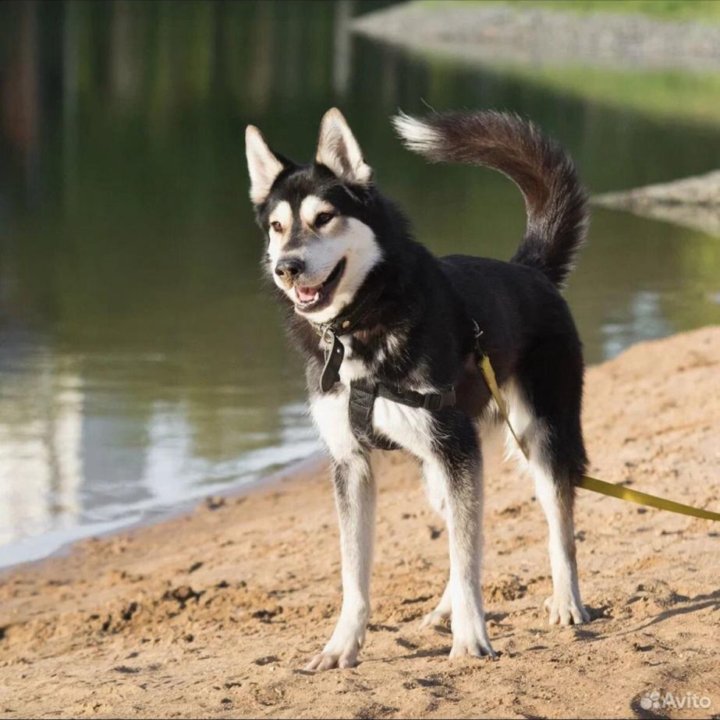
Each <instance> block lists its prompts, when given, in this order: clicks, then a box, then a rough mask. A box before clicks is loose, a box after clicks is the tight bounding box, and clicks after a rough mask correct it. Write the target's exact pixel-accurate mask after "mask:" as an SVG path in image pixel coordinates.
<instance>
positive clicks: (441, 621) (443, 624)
mask: <svg viewBox="0 0 720 720" xmlns="http://www.w3.org/2000/svg"><path fill="white" fill-rule="evenodd" d="M449 620H450V613H449V612H443V611H442V610H433V611H432V612H429V613H428V614H427V615H425V616H424V617H423V619H422V620H421V621H420V629H421V630H425V629H427V628H437V629H438V630H445V631H447V629H448V623H449Z"/></svg>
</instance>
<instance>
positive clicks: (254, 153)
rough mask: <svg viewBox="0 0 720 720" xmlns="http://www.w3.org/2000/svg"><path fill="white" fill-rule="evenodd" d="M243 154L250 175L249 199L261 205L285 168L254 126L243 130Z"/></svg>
mask: <svg viewBox="0 0 720 720" xmlns="http://www.w3.org/2000/svg"><path fill="white" fill-rule="evenodd" d="M245 154H246V155H247V164H248V172H249V173H250V199H251V200H252V201H253V203H254V204H255V205H261V204H262V203H264V202H265V200H267V196H268V195H269V194H270V188H272V185H273V183H274V182H275V179H276V178H277V176H278V175H279V174H280V173H281V172H282V171H283V169H284V167H285V166H284V165H283V164H282V162H280V160H278V159H277V157H275V155H274V154H273V152H272V150H271V149H270V148H269V147H268V146H267V143H266V142H265V139H264V138H263V136H262V133H261V132H260V131H259V130H258V129H257V128H256V127H255V126H254V125H248V126H247V128H246V130H245Z"/></svg>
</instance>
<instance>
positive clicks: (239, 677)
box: [0, 327, 720, 718]
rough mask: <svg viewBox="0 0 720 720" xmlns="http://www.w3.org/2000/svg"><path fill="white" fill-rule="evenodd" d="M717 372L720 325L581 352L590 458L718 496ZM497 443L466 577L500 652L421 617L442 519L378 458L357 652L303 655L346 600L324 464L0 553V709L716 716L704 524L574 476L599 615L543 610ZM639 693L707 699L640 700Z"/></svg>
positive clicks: (437, 572)
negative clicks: (594, 359) (77, 538)
mask: <svg viewBox="0 0 720 720" xmlns="http://www.w3.org/2000/svg"><path fill="white" fill-rule="evenodd" d="M719 370H720V328H717V327H716V328H706V329H702V330H698V331H695V332H691V333H687V334H684V335H678V336H675V337H671V338H668V339H665V340H661V341H658V342H652V343H644V344H639V345H636V346H634V347H632V348H631V349H630V350H629V351H627V352H625V353H624V354H622V355H621V356H619V357H618V358H616V359H614V360H612V361H610V362H607V363H604V364H602V365H600V366H597V367H593V368H591V369H590V370H589V371H588V375H587V393H586V402H585V412H584V423H585V432H586V437H587V444H588V449H589V453H590V457H591V463H592V465H591V471H592V472H593V474H596V475H598V476H599V477H602V478H605V479H607V480H610V481H613V482H622V483H627V484H629V485H631V486H632V487H634V488H636V489H641V490H645V491H648V492H652V493H657V494H660V495H664V496H668V497H672V498H674V499H676V500H679V501H682V502H686V503H690V504H694V505H697V506H700V507H706V508H711V509H716V510H717V509H720V472H719V470H720V445H719V444H718V427H720V396H719V395H718V392H717V388H718V377H719V374H718V373H719ZM491 454H492V453H491ZM495 455H498V457H491V458H490V460H489V462H488V465H487V472H486V508H485V536H486V553H485V561H484V568H485V570H484V578H483V584H484V591H485V602H486V609H487V612H488V617H489V631H490V635H491V639H492V642H493V644H494V646H495V649H496V650H498V651H500V658H499V660H497V661H496V662H491V661H489V660H471V659H462V660H455V661H452V662H450V661H449V660H448V659H447V657H446V656H447V654H448V652H449V649H450V637H449V635H448V634H446V633H442V632H437V631H432V630H420V629H419V628H418V625H419V621H420V618H421V617H422V615H423V614H424V613H425V612H428V611H429V610H431V609H432V607H433V606H434V603H435V602H436V601H437V599H438V597H439V594H440V592H441V590H442V588H443V584H444V582H445V579H446V573H447V569H448V560H447V545H446V536H445V532H444V530H443V528H442V525H441V523H440V521H439V519H438V518H437V517H436V516H434V515H433V513H432V512H431V510H430V509H429V506H428V504H427V503H426V501H425V498H424V497H423V491H422V488H421V485H420V482H419V480H418V472H417V468H416V465H415V463H414V462H413V461H412V460H411V459H409V458H408V457H406V456H405V455H404V454H401V453H396V454H383V455H379V456H378V458H377V471H378V476H379V489H380V496H379V502H378V520H379V522H378V529H377V544H376V547H377V549H376V562H375V568H374V574H373V612H372V617H371V625H370V631H369V633H368V638H367V642H366V646H365V648H364V649H363V652H362V655H361V663H360V664H359V665H358V666H357V667H356V668H354V669H352V670H346V671H330V672H326V673H309V672H306V671H304V670H303V669H302V668H303V667H304V665H305V663H306V662H307V660H308V659H309V657H310V656H311V655H312V654H313V653H314V652H316V651H317V650H319V649H320V647H321V645H322V644H323V643H324V642H325V641H326V640H327V638H328V636H329V633H330V632H331V630H332V627H333V622H334V619H335V616H336V614H337V612H338V608H339V604H340V575H339V549H338V538H337V527H336V521H335V516H334V507H333V498H332V492H331V485H330V482H329V480H328V479H327V473H326V467H324V466H322V467H317V468H311V469H309V470H305V471H303V472H302V473H300V474H295V475H292V476H288V477H287V479H285V480H282V481H278V482H277V483H275V484H274V485H273V486H272V487H269V488H266V489H265V490H263V491H261V492H256V493H254V494H249V495H244V496H231V497H224V498H214V499H208V500H207V501H206V502H204V503H202V504H201V505H199V506H198V507H197V509H196V510H195V511H193V512H191V513H189V514H186V515H182V516H179V517H177V518H174V519H172V520H169V521H166V522H162V523H159V524H156V525H152V526H149V527H143V528H139V529H134V530H132V531H128V532H124V533H121V534H117V535H113V536H110V537H106V538H101V539H93V540H88V541H83V542H81V543H78V544H77V545H76V546H75V547H74V548H73V549H72V550H71V551H70V552H69V553H67V554H65V555H64V556H62V557H57V558H51V559H49V560H46V561H43V562H40V563H36V564H32V565H26V566H20V567H16V568H13V569H10V570H8V571H5V572H4V573H3V574H2V575H0V714H2V716H3V717H24V716H34V717H86V716H94V717H119V716H120V717H149V716H164V717H209V716H222V717H350V718H366V717H437V718H440V717H469V716H473V717H475V716H492V717H540V716H547V717H572V716H585V717H628V716H638V717H665V716H671V717H675V716H677V717H697V716H703V717H710V716H718V715H720V673H718V666H719V664H720V643H719V641H720V581H719V579H718V578H719V577H720V576H719V574H718V557H719V554H718V550H719V549H720V526H718V524H713V523H710V522H707V521H702V520H696V519H691V518H687V517H683V516H679V515H671V514H668V513H661V512H657V511H654V510H645V509H643V508H639V507H637V506H634V505H631V504H628V503H622V502H619V501H617V500H613V499H609V498H604V497H601V496H597V495H593V494H590V493H588V492H585V491H580V492H579V494H578V502H577V530H578V541H579V544H578V553H579V566H580V572H581V583H582V588H583V594H584V599H585V601H586V603H587V604H588V606H589V609H590V613H591V616H592V618H593V620H592V622H591V623H589V624H588V625H585V626H580V627H576V628H557V627H549V626H548V625H547V623H546V618H545V615H544V612H543V610H542V602H543V600H544V598H545V597H546V596H547V595H548V594H549V592H550V577H549V567H548V561H547V554H546V550H545V532H546V530H545V523H544V520H543V518H542V513H541V511H540V508H539V507H538V506H537V503H536V502H535V501H534V498H533V490H532V485H531V483H530V481H529V479H528V478H526V477H525V476H524V475H523V474H522V472H521V471H519V469H518V468H517V467H516V466H515V465H513V464H502V463H501V461H500V460H501V458H500V457H499V454H498V453H495ZM655 690H656V691H659V692H662V693H666V692H669V693H673V695H674V696H677V698H683V697H686V696H695V697H696V701H697V702H702V703H704V706H703V707H701V708H700V709H698V707H697V706H696V707H694V708H692V707H691V708H690V709H684V710H674V709H671V710H662V711H654V710H652V709H651V710H646V709H644V705H645V704H647V703H646V702H643V697H644V696H645V695H646V694H647V693H650V692H652V691H655ZM689 702H692V701H689ZM707 703H710V705H709V706H708V705H707Z"/></svg>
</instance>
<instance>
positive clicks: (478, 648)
mask: <svg viewBox="0 0 720 720" xmlns="http://www.w3.org/2000/svg"><path fill="white" fill-rule="evenodd" d="M465 655H470V656H472V657H489V658H490V659H491V660H496V659H497V653H496V652H495V651H494V650H493V648H492V645H491V644H490V642H489V641H488V640H487V638H486V639H485V640H483V639H482V638H479V637H474V638H462V639H461V638H455V639H453V644H452V648H451V650H450V658H451V659H452V658H458V657H464V656H465Z"/></svg>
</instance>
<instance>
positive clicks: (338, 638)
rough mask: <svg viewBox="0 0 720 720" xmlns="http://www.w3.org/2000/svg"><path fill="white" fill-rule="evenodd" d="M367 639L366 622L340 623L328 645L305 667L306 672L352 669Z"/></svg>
mask: <svg viewBox="0 0 720 720" xmlns="http://www.w3.org/2000/svg"><path fill="white" fill-rule="evenodd" d="M364 639H365V622H364V621H363V622H362V624H357V625H356V624H348V625H346V624H345V623H343V621H342V620H340V622H339V623H338V625H337V627H336V628H335V632H333V634H332V637H331V638H330V640H329V641H328V644H327V645H326V646H325V647H324V648H323V651H322V652H321V653H318V654H317V655H315V657H313V659H312V660H310V662H309V663H308V664H307V665H306V666H305V669H306V670H332V669H333V668H351V667H355V665H356V664H357V657H358V653H359V652H360V648H361V647H362V644H363V641H364Z"/></svg>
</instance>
